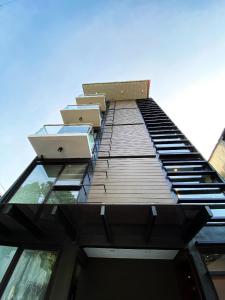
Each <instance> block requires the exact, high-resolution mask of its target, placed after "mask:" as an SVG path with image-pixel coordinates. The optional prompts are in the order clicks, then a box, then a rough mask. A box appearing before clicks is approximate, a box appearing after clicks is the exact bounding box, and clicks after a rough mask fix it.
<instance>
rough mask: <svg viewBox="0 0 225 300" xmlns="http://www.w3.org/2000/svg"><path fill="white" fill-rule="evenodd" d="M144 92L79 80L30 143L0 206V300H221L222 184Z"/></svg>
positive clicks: (141, 86) (224, 272)
mask: <svg viewBox="0 0 225 300" xmlns="http://www.w3.org/2000/svg"><path fill="white" fill-rule="evenodd" d="M149 88H150V81H148V80H141V81H128V82H110V83H92V84H83V92H84V95H82V96H79V97H77V98H76V105H68V106H67V107H66V108H64V109H62V110H61V116H62V119H63V124H59V125H55V124H54V125H45V126H43V128H41V129H40V130H39V131H38V132H36V133H35V134H33V135H30V136H29V137H28V138H29V141H30V142H31V144H32V146H33V148H34V150H35V152H36V154H37V156H36V158H35V159H34V160H33V161H32V162H31V164H30V165H29V166H28V167H27V169H26V170H25V171H24V172H23V174H21V176H20V177H19V178H18V179H17V180H16V182H15V183H14V184H13V185H12V187H11V188H10V189H9V190H8V191H7V192H6V193H5V194H4V195H3V197H2V198H1V210H0V261H1V262H2V265H1V266H0V298H1V299H7V300H9V299H16V300H17V299H37V300H39V299H50V300H57V299H60V300H64V299H65V300H66V299H70V300H72V299H76V300H84V299H85V300H86V299H92V300H97V299H98V300H100V299H107V300H111V299H123V300H126V299H129V300H130V299H142V300H145V299H154V300H158V299H160V300H161V299H173V300H175V299H183V300H186V299H188V300H190V299H196V300H197V299H205V300H213V299H225V298H224V297H225V288H224V286H225V230H224V228H225V227H224V225H225V224H224V222H225V207H224V203H225V194H224V187H225V184H224V182H223V181H222V179H221V177H220V176H219V175H218V174H217V172H216V171H215V170H214V169H213V168H212V167H211V166H210V165H209V164H208V162H207V161H205V160H204V158H203V157H202V156H201V154H200V153H199V152H198V151H197V149H196V148H195V147H194V146H193V145H192V144H191V142H190V141H189V140H188V139H187V138H186V137H185V135H184V134H183V133H182V132H181V131H180V130H179V128H177V126H176V125H175V124H174V123H173V122H172V120H171V119H170V118H169V117H168V116H167V115H166V113H165V112H164V111H163V110H162V109H161V108H160V107H159V105H158V104H157V103H156V102H155V101H154V100H153V99H152V98H150V97H149Z"/></svg>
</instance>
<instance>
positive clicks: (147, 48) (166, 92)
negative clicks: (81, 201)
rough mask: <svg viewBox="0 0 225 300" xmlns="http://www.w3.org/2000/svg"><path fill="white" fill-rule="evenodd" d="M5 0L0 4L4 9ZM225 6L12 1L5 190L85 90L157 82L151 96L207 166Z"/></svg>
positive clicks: (2, 29) (224, 40) (217, 106)
mask: <svg viewBox="0 0 225 300" xmlns="http://www.w3.org/2000/svg"><path fill="white" fill-rule="evenodd" d="M4 2H5V1H4V0H0V4H1V3H4ZM224 16H225V1H216V0H214V1H207V0H205V1H192V0H190V1H173V0H171V1H163V0H162V1H160V0H158V1H150V0H148V1H141V0H140V1H128V0H123V1H117V0H114V1H85V0H83V1H79V0H77V1H69V0H67V1H58V0H48V1H44V0H35V1H34V0H33V1H32V0H15V1H12V2H11V3H10V4H8V5H7V6H2V7H1V6H0V70H1V72H0V91H1V92H0V103H1V117H0V122H1V130H0V141H1V149H0V153H1V155H0V165H1V168H0V183H1V184H2V185H3V186H4V187H5V188H8V187H9V186H10V185H11V184H12V183H13V181H15V180H16V178H17V177H18V176H19V174H20V173H21V172H22V171H23V169H24V168H25V167H26V165H27V164H28V163H29V162H30V161H31V160H32V159H33V157H34V156H35V154H34V151H33V149H32V147H31V146H30V144H29V142H28V140H27V138H26V137H27V135H28V134H31V133H33V132H34V131H36V130H37V129H39V128H40V127H41V126H42V125H43V124H46V123H61V118H60V114H59V109H61V108H63V107H64V106H65V105H67V104H72V103H73V102H74V97H75V96H76V95H78V94H80V93H81V92H82V90H81V84H82V83H83V82H98V81H115V80H116V81H119V80H133V79H151V80H152V89H151V96H152V97H153V98H154V99H155V100H156V101H157V102H158V103H159V105H161V107H162V108H163V109H164V110H165V111H166V112H167V113H168V114H169V116H171V117H172V119H173V120H174V121H175V122H176V124H177V125H178V126H179V127H180V129H181V130H183V132H184V133H185V134H186V135H187V137H188V138H190V140H191V141H192V142H193V143H194V145H195V146H196V147H197V148H198V149H199V150H200V151H201V152H202V154H203V155H204V156H205V158H207V159H208V157H209V154H210V152H211V151H212V149H213V147H214V145H215V143H216V141H217V140H218V138H219V135H220V133H221V132H222V129H223V127H224V111H225V104H224V103H225V102H224V99H225V18H224Z"/></svg>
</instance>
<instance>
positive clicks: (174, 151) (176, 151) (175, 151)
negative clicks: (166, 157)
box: [157, 149, 191, 154]
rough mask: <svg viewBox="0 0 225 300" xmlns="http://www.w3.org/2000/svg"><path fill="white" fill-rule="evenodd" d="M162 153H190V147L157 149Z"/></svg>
mask: <svg viewBox="0 0 225 300" xmlns="http://www.w3.org/2000/svg"><path fill="white" fill-rule="evenodd" d="M157 152H158V153H161V154H173V153H190V152H191V151H190V150H189V149H177V150H175V149H174V150H157Z"/></svg>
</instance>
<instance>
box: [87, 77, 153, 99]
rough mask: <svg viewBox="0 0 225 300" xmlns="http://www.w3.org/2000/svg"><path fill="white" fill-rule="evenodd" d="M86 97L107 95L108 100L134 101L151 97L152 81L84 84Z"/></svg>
mask: <svg viewBox="0 0 225 300" xmlns="http://www.w3.org/2000/svg"><path fill="white" fill-rule="evenodd" d="M82 86H83V92H84V95H90V94H105V96H106V99H107V100H112V101H113V100H134V99H146V98H148V97H149V88H150V80H137V81H120V82H101V83H84V84H83V85H82Z"/></svg>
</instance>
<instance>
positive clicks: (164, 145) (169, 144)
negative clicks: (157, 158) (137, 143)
mask: <svg viewBox="0 0 225 300" xmlns="http://www.w3.org/2000/svg"><path fill="white" fill-rule="evenodd" d="M155 145H156V146H160V147H161V148H167V147H177V148H179V147H183V146H186V144H184V143H179V144H173V143H172V142H171V143H168V144H160V143H157V144H155Z"/></svg>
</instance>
